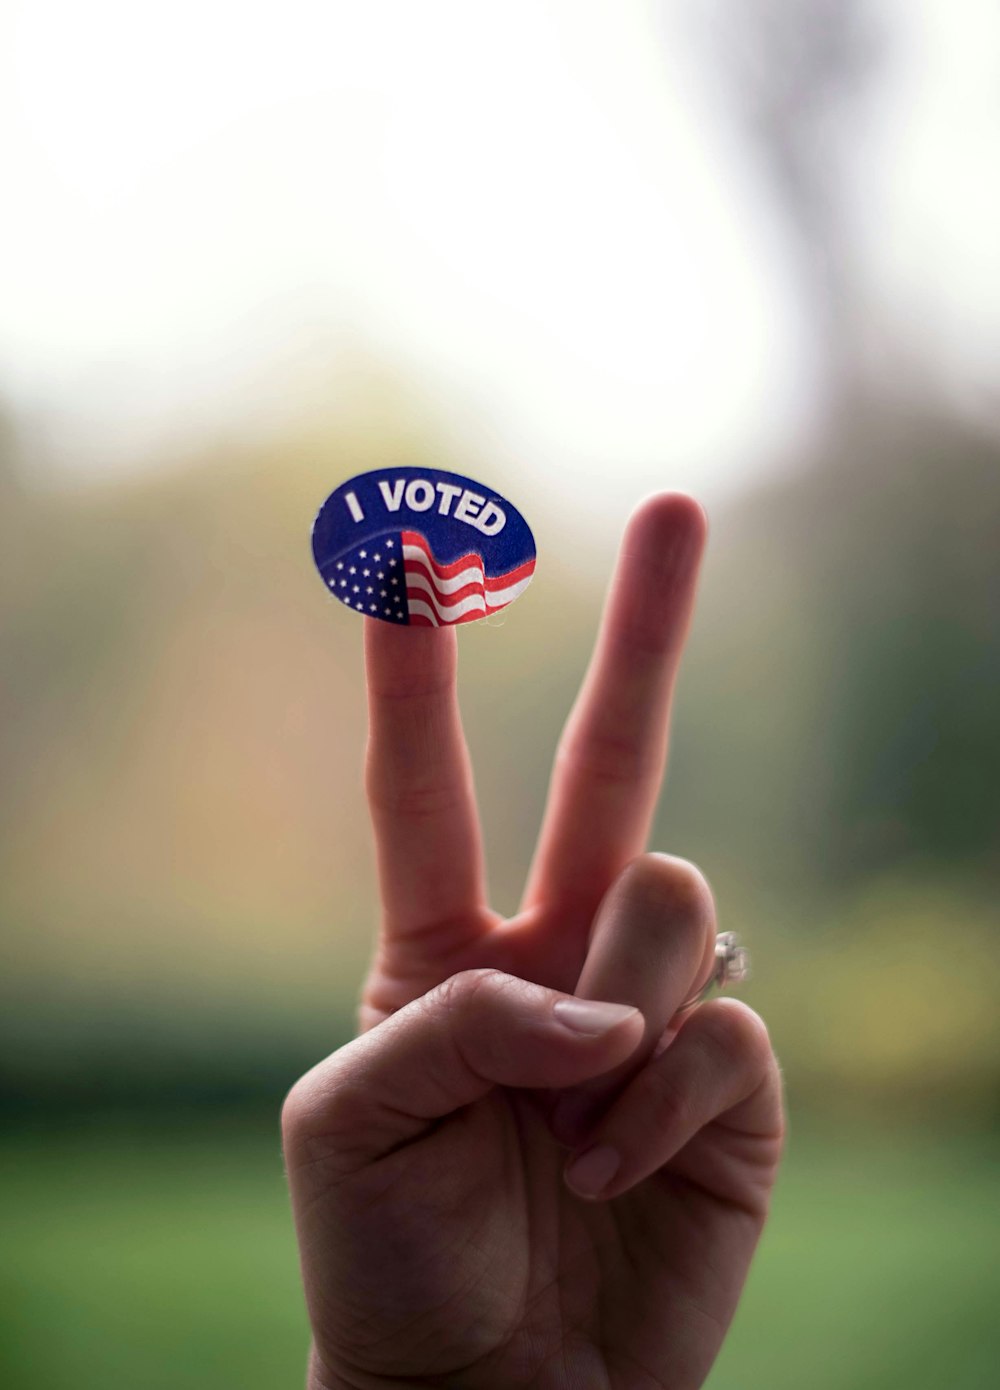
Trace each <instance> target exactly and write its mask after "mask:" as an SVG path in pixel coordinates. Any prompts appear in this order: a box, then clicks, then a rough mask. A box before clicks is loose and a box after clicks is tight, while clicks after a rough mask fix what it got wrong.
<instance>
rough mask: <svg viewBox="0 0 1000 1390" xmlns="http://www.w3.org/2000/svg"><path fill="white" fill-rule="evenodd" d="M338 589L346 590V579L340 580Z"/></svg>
mask: <svg viewBox="0 0 1000 1390" xmlns="http://www.w3.org/2000/svg"><path fill="white" fill-rule="evenodd" d="M340 587H341V588H342V589H346V588H347V580H346V579H342V580H341V581H340Z"/></svg>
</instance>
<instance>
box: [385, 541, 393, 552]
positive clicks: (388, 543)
mask: <svg viewBox="0 0 1000 1390" xmlns="http://www.w3.org/2000/svg"><path fill="white" fill-rule="evenodd" d="M386 545H387V546H388V547H389V549H390V550H391V549H392V541H386Z"/></svg>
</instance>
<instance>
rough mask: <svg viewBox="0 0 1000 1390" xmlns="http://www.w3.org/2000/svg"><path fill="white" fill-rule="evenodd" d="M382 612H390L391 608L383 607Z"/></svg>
mask: <svg viewBox="0 0 1000 1390" xmlns="http://www.w3.org/2000/svg"><path fill="white" fill-rule="evenodd" d="M382 612H383V613H391V612H392V609H391V608H383V609H382Z"/></svg>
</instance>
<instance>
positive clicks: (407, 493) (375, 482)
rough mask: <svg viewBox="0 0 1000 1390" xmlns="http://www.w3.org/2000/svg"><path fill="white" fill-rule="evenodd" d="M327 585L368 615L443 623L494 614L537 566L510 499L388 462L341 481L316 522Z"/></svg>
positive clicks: (319, 563)
mask: <svg viewBox="0 0 1000 1390" xmlns="http://www.w3.org/2000/svg"><path fill="white" fill-rule="evenodd" d="M312 549H313V558H314V559H315V561H316V567H317V569H318V570H319V572H320V574H321V575H322V577H323V582H324V584H325V585H326V586H327V589H328V590H329V592H330V593H332V594H334V595H336V597H337V598H338V599H339V600H340V602H341V603H342V604H343V605H344V606H345V608H350V609H352V610H353V611H354V612H356V613H359V614H361V615H363V616H364V617H366V618H378V619H379V621H380V622H386V623H397V624H400V625H404V626H411V627H448V626H452V625H454V624H457V623H471V622H474V621H475V620H476V619H477V618H485V617H488V616H489V615H490V614H491V613H498V612H499V611H500V609H501V608H506V606H507V605H508V604H509V603H512V602H513V601H514V599H516V598H517V597H518V595H519V594H522V593H523V592H524V590H525V589H526V588H527V587H528V585H529V584H530V582H531V579H532V576H533V575H534V572H535V541H534V537H533V536H532V534H531V529H530V527H529V526H528V523H527V522H526V521H525V519H524V517H523V516H521V514H520V512H519V511H518V510H517V508H516V507H515V506H514V505H513V504H512V503H511V502H508V501H507V500H506V499H505V498H503V497H501V496H500V495H499V494H498V493H496V492H493V491H492V490H490V489H488V488H486V487H484V486H483V484H482V483H476V482H474V481H473V480H472V479H471V478H465V477H462V476H461V475H460V474H457V473H446V472H444V471H443V470H441V469H418V468H413V467H405V466H401V467H391V468H384V469H375V470H373V471H372V472H369V473H361V474H358V475H357V476H356V477H354V478H350V479H348V481H347V482H345V483H341V484H340V486H339V487H338V488H336V489H335V491H333V492H332V493H331V494H330V496H329V497H328V498H327V499H326V501H325V502H324V503H323V505H322V507H320V509H319V512H318V513H317V516H316V520H315V522H314V523H313V534H312Z"/></svg>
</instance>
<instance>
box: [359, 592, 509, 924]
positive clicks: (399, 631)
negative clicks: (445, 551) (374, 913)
mask: <svg viewBox="0 0 1000 1390" xmlns="http://www.w3.org/2000/svg"><path fill="white" fill-rule="evenodd" d="M364 626H365V659H366V669H367V678H368V724H369V735H368V754H367V760H366V767H365V785H366V788H367V792H368V805H369V810H370V813H371V818H372V823H373V826H374V829H375V847H376V857H377V861H378V872H379V883H380V886H381V892H382V905H383V929H384V931H385V932H386V935H387V937H388V938H390V939H392V938H399V937H411V938H412V937H414V936H416V935H420V934H422V933H424V932H429V931H430V930H432V929H433V928H436V927H442V926H443V927H446V928H451V927H453V928H454V929H455V933H454V934H452V935H451V937H450V940H449V945H450V946H455V945H457V944H460V942H459V941H458V940H457V939H456V937H460V936H461V935H462V933H463V932H465V933H467V934H468V935H470V936H471V935H477V934H479V933H480V932H481V931H482V930H483V924H482V916H481V909H482V906H483V900H484V882H483V854H482V845H481V841H480V834H479V818H478V814H477V811H476V803H475V794H474V791H473V783H472V767H471V764H470V761H469V754H468V750H467V748H466V745H465V738H464V735H463V733H462V724H461V719H460V716H459V712H458V696H457V691H456V674H457V667H458V652H457V642H456V635H455V632H454V630H453V629H452V628H448V627H438V628H432V627H427V628H424V627H396V626H394V625H392V624H390V623H382V622H378V621H374V620H371V619H369V620H367V621H366V622H365V625H364Z"/></svg>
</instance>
